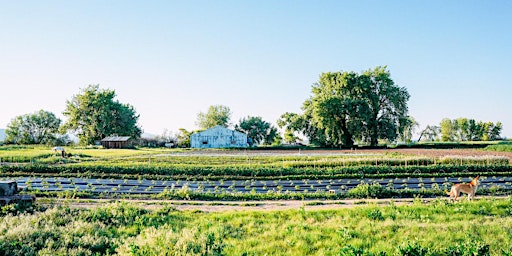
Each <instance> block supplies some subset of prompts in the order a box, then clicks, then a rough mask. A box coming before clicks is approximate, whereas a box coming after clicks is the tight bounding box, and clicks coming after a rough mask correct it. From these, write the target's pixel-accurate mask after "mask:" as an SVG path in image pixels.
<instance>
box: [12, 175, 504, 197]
mask: <svg viewBox="0 0 512 256" xmlns="http://www.w3.org/2000/svg"><path fill="white" fill-rule="evenodd" d="M4 179H5V178H4ZM10 179H13V178H10ZM14 179H15V180H16V181H17V182H18V185H19V186H21V187H26V188H27V189H28V190H36V191H77V192H95V193H104V192H107V193H121V194H158V193H163V192H167V191H177V190H190V191H191V192H195V193H258V194H261V193H347V192H348V191H350V190H351V189H354V188H356V187H357V186H359V185H361V184H370V185H378V186H381V187H385V188H387V189H390V190H403V189H408V190H436V191H438V190H442V191H445V190H449V189H450V187H451V186H452V185H453V184H455V183H462V182H468V181H469V180H471V177H436V178H427V179H423V178H389V179H386V178H380V179H372V178H364V179H323V180H322V179H321V180H309V179H302V180H208V181H187V180H145V179H138V180H129V179H88V178H54V177H52V178H48V177H46V178H45V177H16V178H14ZM480 182H481V184H480V188H481V189H495V190H497V189H498V190H503V191H508V190H512V176H510V177H497V176H482V177H481V178H480Z"/></svg>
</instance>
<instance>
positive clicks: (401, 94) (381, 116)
mask: <svg viewBox="0 0 512 256" xmlns="http://www.w3.org/2000/svg"><path fill="white" fill-rule="evenodd" d="M357 87H359V88H360V89H359V90H361V91H362V96H363V101H365V103H366V104H365V106H364V107H362V108H363V109H364V108H367V110H366V111H361V112H360V113H361V114H362V117H361V118H362V119H363V120H364V123H365V124H364V126H365V127H366V129H363V132H364V134H363V138H369V141H370V145H372V146H376V145H377V143H378V140H379V139H386V140H391V141H393V140H395V139H396V138H397V136H398V135H399V134H401V133H403V130H404V128H406V127H408V126H409V124H410V121H411V120H410V119H409V116H408V115H407V114H408V107H407V101H408V100H409V98H410V95H409V93H408V92H407V89H406V88H405V87H400V86H397V85H396V84H395V82H394V81H393V80H392V79H391V74H390V72H389V71H388V70H387V69H386V67H385V66H384V67H376V68H374V69H370V70H367V71H365V72H363V74H362V75H361V76H360V77H359V83H358V84H357Z"/></svg>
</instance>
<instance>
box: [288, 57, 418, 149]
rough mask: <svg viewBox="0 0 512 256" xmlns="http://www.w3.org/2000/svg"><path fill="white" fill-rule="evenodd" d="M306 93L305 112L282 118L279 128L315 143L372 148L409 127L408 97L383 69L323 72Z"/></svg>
mask: <svg viewBox="0 0 512 256" xmlns="http://www.w3.org/2000/svg"><path fill="white" fill-rule="evenodd" d="M311 92H312V95H311V97H310V98H309V99H307V100H306V101H305V102H304V104H303V107H302V109H303V110H304V113H303V114H302V115H300V117H295V116H293V115H286V114H284V115H283V116H281V119H280V120H281V122H280V124H281V125H284V126H286V127H291V129H294V130H295V131H301V132H302V133H303V134H304V135H306V136H308V137H309V139H310V142H311V141H315V142H316V143H315V144H319V145H321V146H332V147H334V146H336V147H337V146H345V147H352V146H353V144H354V142H355V140H360V141H365V142H369V143H370V145H372V146H376V145H377V143H378V141H379V139H385V140H390V141H393V140H396V138H397V137H398V136H399V135H400V134H403V133H404V129H405V128H407V127H408V125H409V126H410V121H411V120H410V119H409V116H408V115H407V113H408V108H407V101H408V100H409V97H410V96H409V93H408V92H407V90H406V89H405V87H399V86H397V85H396V84H395V83H394V81H393V80H392V79H391V75H390V73H389V71H388V70H387V69H386V67H376V68H374V69H370V70H367V71H365V72H363V73H362V74H358V73H356V72H327V73H323V74H321V75H320V79H319V81H318V82H317V83H315V84H314V85H313V87H312V90H311ZM299 127H300V128H299ZM297 128H299V129H297ZM287 129H289V128H287Z"/></svg>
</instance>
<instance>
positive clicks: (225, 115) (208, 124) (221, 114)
mask: <svg viewBox="0 0 512 256" xmlns="http://www.w3.org/2000/svg"><path fill="white" fill-rule="evenodd" d="M230 119H231V110H230V109H229V107H226V106H222V105H213V106H210V107H209V108H208V111H207V112H206V113H203V112H199V114H197V123H196V124H197V126H199V128H200V129H205V130H206V129H210V128H212V127H215V126H217V125H221V126H224V127H227V126H228V125H229V121H230Z"/></svg>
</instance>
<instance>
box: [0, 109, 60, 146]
mask: <svg viewBox="0 0 512 256" xmlns="http://www.w3.org/2000/svg"><path fill="white" fill-rule="evenodd" d="M60 124H61V120H60V119H59V118H57V117H56V116H55V114H53V113H52V112H48V111H44V110H39V111H38V112H35V113H31V114H25V115H21V116H17V117H15V118H14V119H12V120H11V122H10V123H9V124H7V129H6V130H5V134H6V139H5V140H6V141H7V142H10V143H16V144H56V143H58V139H59V136H58V134H59V127H60Z"/></svg>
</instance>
